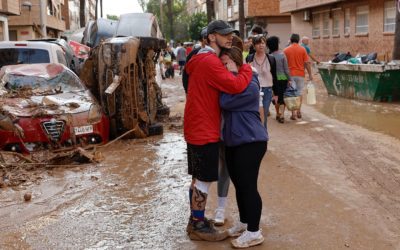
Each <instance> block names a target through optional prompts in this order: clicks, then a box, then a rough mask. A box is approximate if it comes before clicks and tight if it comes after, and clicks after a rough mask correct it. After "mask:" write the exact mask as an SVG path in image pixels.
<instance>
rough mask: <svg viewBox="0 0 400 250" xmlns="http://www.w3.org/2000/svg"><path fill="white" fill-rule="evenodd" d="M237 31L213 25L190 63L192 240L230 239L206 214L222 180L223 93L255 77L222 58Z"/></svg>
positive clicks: (187, 129) (187, 130) (187, 131)
mask: <svg viewBox="0 0 400 250" xmlns="http://www.w3.org/2000/svg"><path fill="white" fill-rule="evenodd" d="M233 32H234V29H233V28H232V27H231V26H230V25H229V24H228V23H227V22H225V21H222V20H215V21H212V22H211V23H209V24H208V26H207V42H208V46H206V47H205V48H202V49H201V50H200V51H199V52H198V53H197V54H196V55H195V56H193V57H192V58H191V59H190V61H189V62H187V64H186V72H187V73H188V75H189V87H188V93H187V98H186V106H185V113H184V135H185V140H186V142H187V154H188V155H187V157H188V170H189V174H191V175H192V179H193V181H192V184H191V186H190V190H189V198H190V203H191V204H190V206H191V216H190V219H189V224H188V226H187V232H188V234H189V237H190V239H192V240H206V241H220V240H224V239H225V238H226V237H227V236H228V235H227V233H226V232H223V231H219V230H216V229H215V228H214V226H213V224H212V223H210V221H208V220H207V219H206V218H205V216H204V213H205V207H206V202H207V194H208V189H209V186H210V184H211V183H212V182H213V181H217V180H218V159H219V141H220V130H221V110H220V106H219V96H220V93H221V92H225V93H229V94H237V93H241V92H242V91H243V90H244V89H245V88H246V87H247V85H248V84H249V83H250V80H251V77H252V70H251V67H250V66H249V65H243V66H242V67H241V68H240V70H239V73H238V74H237V75H236V76H234V75H233V74H232V73H231V72H230V71H229V70H228V69H229V65H223V64H222V62H221V60H220V59H219V54H220V52H221V50H222V49H224V48H231V47H232V39H233V36H232V35H233ZM227 68H228V69H227Z"/></svg>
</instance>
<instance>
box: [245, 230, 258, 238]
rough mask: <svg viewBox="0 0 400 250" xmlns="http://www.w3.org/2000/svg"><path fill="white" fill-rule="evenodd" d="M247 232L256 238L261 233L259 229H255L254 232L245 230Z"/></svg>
mask: <svg viewBox="0 0 400 250" xmlns="http://www.w3.org/2000/svg"><path fill="white" fill-rule="evenodd" d="M247 233H248V234H249V235H250V236H251V237H252V238H257V237H259V236H260V235H261V231H260V230H258V231H256V232H250V231H247Z"/></svg>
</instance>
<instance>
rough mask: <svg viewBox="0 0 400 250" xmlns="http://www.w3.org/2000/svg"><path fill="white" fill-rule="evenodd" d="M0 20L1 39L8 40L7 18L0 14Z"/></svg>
mask: <svg viewBox="0 0 400 250" xmlns="http://www.w3.org/2000/svg"><path fill="white" fill-rule="evenodd" d="M0 22H3V39H4V41H9V40H10V38H9V36H8V18H7V16H3V15H0Z"/></svg>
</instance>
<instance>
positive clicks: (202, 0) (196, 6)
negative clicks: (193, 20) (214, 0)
mask: <svg viewBox="0 0 400 250" xmlns="http://www.w3.org/2000/svg"><path fill="white" fill-rule="evenodd" d="M187 12H188V14H189V16H190V15H193V14H196V13H199V12H204V13H206V12H207V5H206V0H187Z"/></svg>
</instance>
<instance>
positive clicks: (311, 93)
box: [307, 81, 317, 105]
mask: <svg viewBox="0 0 400 250" xmlns="http://www.w3.org/2000/svg"><path fill="white" fill-rule="evenodd" d="M316 103H317V98H316V96H315V85H314V84H313V83H312V82H311V81H310V82H308V83H307V104H309V105H314V104H316Z"/></svg>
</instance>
